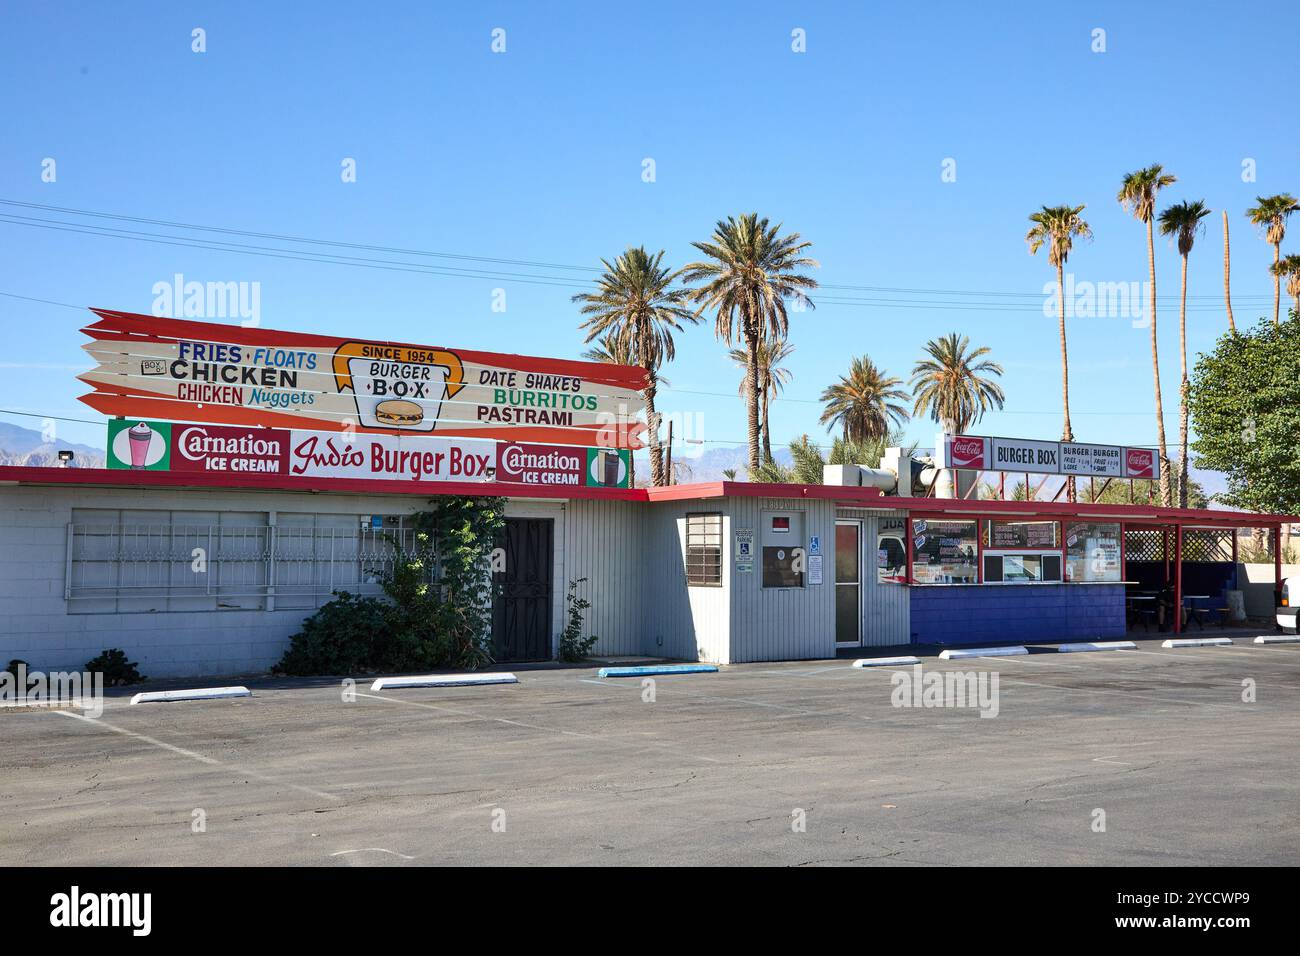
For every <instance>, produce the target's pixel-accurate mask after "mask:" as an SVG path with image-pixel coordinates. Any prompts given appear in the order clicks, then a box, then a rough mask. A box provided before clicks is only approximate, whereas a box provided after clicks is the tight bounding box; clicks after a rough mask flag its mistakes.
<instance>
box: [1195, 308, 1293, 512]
mask: <svg viewBox="0 0 1300 956" xmlns="http://www.w3.org/2000/svg"><path fill="white" fill-rule="evenodd" d="M1191 410H1192V415H1193V417H1194V418H1195V419H1196V441H1195V442H1194V443H1193V444H1192V451H1193V452H1194V453H1195V454H1196V456H1197V458H1196V465H1197V467H1199V468H1211V469H1214V470H1216V471H1221V472H1223V473H1224V474H1225V475H1226V476H1227V482H1228V490H1227V491H1226V492H1225V493H1223V494H1221V495H1218V496H1216V499H1217V500H1220V501H1222V502H1223V503H1224V504H1227V505H1229V506H1232V507H1236V508H1243V509H1246V510H1250V511H1262V512H1269V513H1273V514H1298V513H1300V455H1297V449H1300V321H1289V322H1284V323H1282V324H1281V325H1273V324H1271V323H1269V322H1268V321H1267V319H1261V320H1260V322H1259V324H1258V325H1257V326H1256V327H1255V328H1253V329H1251V330H1250V331H1249V332H1248V333H1247V334H1245V335H1226V336H1224V337H1223V338H1221V339H1219V341H1218V342H1217V344H1216V345H1215V347H1214V350H1213V351H1212V352H1208V353H1206V354H1204V355H1202V356H1201V358H1200V360H1199V361H1198V362H1197V363H1196V368H1195V369H1194V371H1193V373H1192V382H1191Z"/></svg>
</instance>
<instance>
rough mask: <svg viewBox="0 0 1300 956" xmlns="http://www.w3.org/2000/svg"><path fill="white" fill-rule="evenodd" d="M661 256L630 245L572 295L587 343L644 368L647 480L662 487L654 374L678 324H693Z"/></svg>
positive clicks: (670, 349) (669, 353) (668, 354)
mask: <svg viewBox="0 0 1300 956" xmlns="http://www.w3.org/2000/svg"><path fill="white" fill-rule="evenodd" d="M663 258H664V254H663V252H662V251H660V252H658V253H656V254H655V255H653V256H652V255H650V254H649V253H648V252H646V251H645V247H643V246H636V247H632V248H629V249H628V250H627V251H626V252H624V253H623V254H622V255H621V256H619V257H618V258H617V259H615V260H614V261H613V262H612V263H611V262H609V261H608V260H606V259H602V260H600V262H601V265H603V266H604V267H605V271H604V272H603V273H602V274H601V276H600V278H598V279H597V280H596V291H595V292H580V293H578V294H577V295H575V296H574V297H573V301H574V302H580V303H582V308H581V310H580V311H581V313H582V314H583V315H585V316H586V317H587V319H586V321H584V322H583V323H582V324H581V325H580V326H579V328H583V329H586V330H587V341H588V342H590V341H591V340H592V339H595V338H600V339H601V345H602V347H603V348H604V350H605V351H606V352H607V353H608V354H609V355H610V356H611V357H612V356H614V355H618V356H620V357H624V358H626V359H627V360H628V361H629V362H630V364H633V365H640V366H641V367H642V368H644V369H645V370H646V373H647V374H646V387H645V393H644V394H645V407H646V421H647V424H648V431H649V438H650V480H651V482H653V483H654V484H656V485H662V484H665V483H666V478H665V475H664V457H663V449H662V448H661V447H660V446H659V416H658V413H657V412H656V411H655V394H656V392H657V390H658V380H657V378H656V376H657V375H658V372H659V367H660V366H661V365H663V363H665V362H671V361H672V360H673V356H674V355H675V354H676V349H675V347H674V344H673V333H674V332H680V331H682V325H681V323H682V322H687V323H693V322H698V321H699V318H698V317H697V316H696V315H695V313H694V312H692V311H691V310H690V309H689V308H687V306H686V305H685V302H686V290H684V289H674V288H672V284H673V282H674V280H675V279H676V278H677V275H678V274H677V273H675V272H673V271H672V270H671V269H670V268H668V267H667V266H665V265H664V264H663Z"/></svg>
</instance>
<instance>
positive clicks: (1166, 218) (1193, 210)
mask: <svg viewBox="0 0 1300 956" xmlns="http://www.w3.org/2000/svg"><path fill="white" fill-rule="evenodd" d="M1209 214H1210V210H1209V208H1208V207H1207V206H1206V205H1205V203H1204V201H1202V200H1199V199H1198V200H1197V201H1196V202H1180V203H1174V205H1172V206H1170V207H1169V208H1168V209H1166V210H1165V211H1164V212H1162V213H1161V214H1160V235H1162V236H1169V238H1170V239H1171V240H1172V241H1176V242H1177V243H1178V255H1179V256H1180V257H1182V260H1183V283H1182V295H1181V297H1180V298H1179V301H1178V353H1179V359H1180V361H1181V362H1182V379H1181V380H1180V381H1179V384H1178V453H1179V457H1178V507H1180V508H1186V507H1187V395H1188V390H1189V388H1190V386H1189V385H1188V382H1187V257H1188V256H1189V255H1191V252H1192V246H1193V245H1194V244H1195V242H1196V234H1197V233H1198V232H1203V231H1204V230H1205V224H1204V223H1203V222H1201V220H1202V219H1204V218H1205V217H1206V216H1208V215H1209Z"/></svg>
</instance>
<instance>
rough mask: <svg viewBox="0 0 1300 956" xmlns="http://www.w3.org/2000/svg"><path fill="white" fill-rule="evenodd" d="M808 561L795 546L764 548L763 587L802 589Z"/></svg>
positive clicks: (765, 546)
mask: <svg viewBox="0 0 1300 956" xmlns="http://www.w3.org/2000/svg"><path fill="white" fill-rule="evenodd" d="M805 561H806V559H805V558H804V556H803V549H802V548H796V547H794V546H793V545H784V546H783V545H764V546H763V587H765V588H801V587H803V572H804V564H805Z"/></svg>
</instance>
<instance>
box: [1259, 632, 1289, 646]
mask: <svg viewBox="0 0 1300 956" xmlns="http://www.w3.org/2000/svg"><path fill="white" fill-rule="evenodd" d="M1255 643H1256V644H1300V634H1269V635H1267V636H1265V635H1263V634H1261V635H1260V636H1259V637H1257V638H1255Z"/></svg>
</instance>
